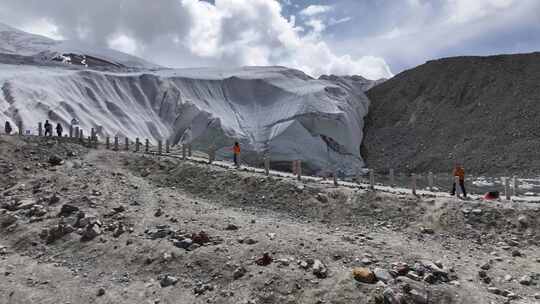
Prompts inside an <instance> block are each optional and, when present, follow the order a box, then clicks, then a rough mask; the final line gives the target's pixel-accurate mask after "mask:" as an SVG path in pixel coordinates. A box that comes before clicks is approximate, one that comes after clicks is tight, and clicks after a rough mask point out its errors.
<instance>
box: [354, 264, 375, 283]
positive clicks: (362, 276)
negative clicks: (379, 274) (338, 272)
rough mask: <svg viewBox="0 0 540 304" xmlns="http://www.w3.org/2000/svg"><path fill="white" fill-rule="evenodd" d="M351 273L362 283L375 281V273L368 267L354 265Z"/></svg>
mask: <svg viewBox="0 0 540 304" xmlns="http://www.w3.org/2000/svg"><path fill="white" fill-rule="evenodd" d="M352 274H353V277H354V279H355V280H357V281H359V282H362V283H370V284H371V283H375V282H376V281H377V278H376V277H375V274H374V273H373V272H372V271H371V270H369V269H368V268H363V267H356V268H354V269H353V270H352Z"/></svg>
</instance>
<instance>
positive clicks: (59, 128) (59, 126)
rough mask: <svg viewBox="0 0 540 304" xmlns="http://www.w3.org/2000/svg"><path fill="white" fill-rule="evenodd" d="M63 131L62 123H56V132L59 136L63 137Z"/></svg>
mask: <svg viewBox="0 0 540 304" xmlns="http://www.w3.org/2000/svg"><path fill="white" fill-rule="evenodd" d="M62 131H64V129H63V128H62V125H61V124H60V123H58V124H57V125H56V134H57V135H58V137H62Z"/></svg>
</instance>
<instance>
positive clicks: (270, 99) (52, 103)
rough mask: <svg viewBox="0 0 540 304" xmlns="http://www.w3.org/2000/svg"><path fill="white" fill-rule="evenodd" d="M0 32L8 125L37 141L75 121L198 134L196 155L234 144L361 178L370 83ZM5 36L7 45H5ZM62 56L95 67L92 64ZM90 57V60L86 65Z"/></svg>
mask: <svg viewBox="0 0 540 304" xmlns="http://www.w3.org/2000/svg"><path fill="white" fill-rule="evenodd" d="M25 34H26V33H24V32H21V31H18V30H15V31H13V30H12V29H10V28H6V27H5V26H4V28H2V26H0V88H1V94H0V120H1V121H4V120H8V121H11V122H12V123H13V124H14V125H15V122H16V121H22V122H23V124H24V126H25V127H24V129H25V130H30V132H32V133H34V134H35V133H36V132H37V131H36V129H37V123H38V122H40V121H44V120H45V119H49V120H50V121H52V122H53V123H56V122H60V123H62V124H63V125H64V126H67V125H68V124H69V122H70V121H71V120H72V119H73V118H76V119H77V120H78V121H79V122H80V126H81V127H82V128H83V129H84V130H85V131H86V134H88V130H90V128H95V129H96V130H98V136H100V137H101V138H102V139H103V137H105V136H111V137H113V136H119V137H129V138H130V139H132V140H133V139H134V138H135V137H139V138H141V139H145V138H148V139H150V140H151V141H152V142H153V143H154V144H155V143H156V141H157V140H169V141H170V142H171V143H172V144H178V143H179V142H180V141H181V139H182V136H183V134H184V132H186V130H187V129H188V128H189V129H190V130H191V141H192V145H193V147H194V149H195V150H200V151H207V150H208V149H209V147H210V146H213V147H215V149H216V150H217V153H216V156H217V158H218V159H220V158H229V157H230V156H231V153H232V151H231V147H232V144H233V143H234V142H235V141H238V142H240V144H241V146H242V161H243V162H244V163H246V164H250V165H260V164H261V162H262V158H263V156H269V157H270V159H271V162H272V167H273V168H276V169H286V170H289V169H290V168H291V161H292V160H296V159H301V160H302V161H303V170H304V171H305V172H306V173H311V174H321V175H326V174H327V173H329V172H333V171H334V170H336V171H338V172H341V173H343V174H355V173H356V172H357V171H358V170H359V169H360V168H362V167H363V165H364V163H363V160H362V158H361V155H360V144H361V141H362V138H363V133H362V132H363V130H362V129H363V125H364V117H365V116H366V115H367V111H368V108H369V100H368V98H367V97H366V95H365V94H364V90H367V89H368V88H369V87H371V86H372V85H373V82H372V81H369V80H366V79H364V78H362V77H359V76H352V77H338V76H322V77H320V78H319V79H314V78H312V77H310V76H308V75H306V74H304V73H303V72H301V71H298V70H294V69H289V68H286V67H241V68H197V69H169V68H163V67H159V66H157V65H152V64H149V63H147V62H146V61H144V60H142V59H138V58H137V57H133V56H130V55H126V54H122V53H120V54H118V53H119V52H117V51H113V50H108V49H100V48H92V47H88V46H86V45H84V44H79V43H76V42H56V41H54V40H53V41H50V39H48V38H44V37H41V36H36V35H31V34H26V35H25ZM6 37H7V38H6ZM58 56H71V58H91V60H90V61H89V62H90V68H87V67H86V66H84V65H76V64H65V61H64V63H60V62H57V61H55V58H58ZM86 56H88V57H86Z"/></svg>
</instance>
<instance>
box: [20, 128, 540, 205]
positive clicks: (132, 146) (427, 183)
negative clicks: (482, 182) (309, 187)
mask: <svg viewBox="0 0 540 304" xmlns="http://www.w3.org/2000/svg"><path fill="white" fill-rule="evenodd" d="M18 128H19V130H23V126H22V124H21V123H18ZM36 131H37V132H36V133H37V136H44V134H45V133H44V132H43V126H42V124H41V123H39V124H38V127H37V130H36ZM24 133H26V134H21V131H19V132H18V133H15V134H18V135H23V136H24V135H32V130H31V129H30V130H26V132H24ZM48 135H49V136H53V135H52V134H50V133H49V132H48ZM54 137H56V138H58V136H54ZM62 139H67V140H70V141H75V142H78V143H80V144H84V145H86V146H87V147H89V148H98V147H99V146H100V145H104V146H105V149H107V150H113V151H132V152H140V151H141V146H142V142H141V139H140V138H138V137H137V138H135V141H130V139H129V138H128V137H124V138H123V139H124V141H123V143H120V137H119V136H115V137H113V138H112V140H113V141H112V144H111V138H110V137H105V141H104V142H100V141H99V137H98V135H97V133H96V131H95V129H94V128H92V129H91V130H90V135H89V136H87V137H86V138H85V137H84V130H83V129H82V128H79V126H70V127H69V132H67V133H66V134H63V136H62ZM163 143H164V144H165V151H163ZM171 151H172V149H171V144H170V142H169V140H165V142H163V141H162V140H158V141H157V145H151V142H150V140H149V139H144V153H148V154H155V155H169V156H179V155H174V153H172V152H171ZM204 154H205V155H206V161H205V162H207V163H209V164H212V163H214V162H215V161H216V148H215V147H214V146H209V147H208V150H207V151H206V153H204ZM180 157H181V159H183V160H187V159H189V158H191V157H193V151H192V146H191V144H183V145H181V156H180ZM239 162H240V160H239ZM262 164H263V168H262V169H263V171H262V172H263V173H264V175H266V176H269V175H270V174H271V156H270V155H265V156H264V157H263V159H262ZM291 172H292V176H293V177H294V178H296V179H297V180H299V181H301V180H303V179H304V178H305V179H318V178H319V179H320V177H314V176H304V175H303V174H302V160H300V159H297V160H293V161H291ZM367 172H368V173H367V174H363V173H361V171H358V173H357V175H356V177H355V178H348V180H347V179H346V180H341V181H340V180H339V178H338V176H337V174H336V173H335V172H334V174H332V175H331V178H332V182H333V184H334V186H338V185H343V184H347V183H348V184H356V185H358V186H360V187H363V188H366V189H369V190H371V191H376V190H389V189H397V188H399V189H408V192H410V193H411V194H413V195H418V194H419V192H418V191H419V190H422V191H429V192H441V191H442V189H445V190H448V191H445V192H450V191H451V189H452V186H454V187H455V195H456V196H457V195H459V194H460V193H461V189H460V187H459V180H457V177H454V176H452V174H434V173H433V172H428V173H426V174H416V173H412V174H396V173H395V171H394V169H392V168H390V169H388V170H387V171H384V172H380V171H379V172H376V171H375V170H372V169H368V171H367ZM282 173H285V172H282ZM285 174H287V173H285ZM289 174H290V173H289ZM470 180H471V179H470V178H469V179H468V181H469V182H468V183H466V187H465V188H466V189H469V190H468V191H467V192H468V193H479V191H478V189H482V190H486V187H475V185H474V183H471V182H470ZM497 183H500V184H501V186H498V187H501V188H503V194H504V197H505V198H506V199H507V200H511V199H512V197H518V196H520V195H522V193H521V192H522V191H521V189H520V185H519V179H518V178H517V176H512V177H502V178H501V179H500V180H499V181H498V182H497ZM494 185H495V183H494V184H493V187H494ZM487 188H489V187H487ZM539 188H540V185H539ZM484 192H485V191H484ZM484 192H481V193H484ZM461 194H462V193H461Z"/></svg>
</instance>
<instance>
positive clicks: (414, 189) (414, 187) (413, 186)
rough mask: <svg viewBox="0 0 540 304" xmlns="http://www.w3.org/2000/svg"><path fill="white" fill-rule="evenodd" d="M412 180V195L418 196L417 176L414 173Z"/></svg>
mask: <svg viewBox="0 0 540 304" xmlns="http://www.w3.org/2000/svg"><path fill="white" fill-rule="evenodd" d="M411 179H412V182H411V189H412V194H413V195H416V174H414V173H413V174H412V175H411Z"/></svg>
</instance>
